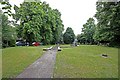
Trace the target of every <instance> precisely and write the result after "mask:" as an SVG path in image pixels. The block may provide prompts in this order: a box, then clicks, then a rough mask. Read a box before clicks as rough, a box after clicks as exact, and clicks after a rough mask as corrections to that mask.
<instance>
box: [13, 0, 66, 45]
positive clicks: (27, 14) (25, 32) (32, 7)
mask: <svg viewBox="0 0 120 80" xmlns="http://www.w3.org/2000/svg"><path fill="white" fill-rule="evenodd" d="M14 10H15V14H14V15H13V17H14V19H16V21H20V26H19V27H18V30H17V31H18V37H22V38H23V39H25V40H26V41H28V42H29V43H32V42H33V41H39V42H43V43H44V44H50V43H55V42H59V41H60V39H61V38H60V35H61V33H62V31H63V30H64V25H63V24H62V20H61V13H60V12H59V11H58V10H57V9H52V8H51V7H50V6H49V4H47V3H46V2H23V3H22V4H21V5H20V7H17V6H16V5H15V6H14Z"/></svg>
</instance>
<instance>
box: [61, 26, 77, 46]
mask: <svg viewBox="0 0 120 80" xmlns="http://www.w3.org/2000/svg"><path fill="white" fill-rule="evenodd" d="M74 39H75V34H74V31H73V30H72V28H71V27H68V28H67V29H66V32H65V33H64V34H63V40H64V43H65V44H71V43H72V42H73V41H74Z"/></svg>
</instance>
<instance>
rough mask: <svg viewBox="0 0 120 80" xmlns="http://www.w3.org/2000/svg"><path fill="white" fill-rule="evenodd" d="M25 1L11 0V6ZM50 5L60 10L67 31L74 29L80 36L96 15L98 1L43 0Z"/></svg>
mask: <svg viewBox="0 0 120 80" xmlns="http://www.w3.org/2000/svg"><path fill="white" fill-rule="evenodd" d="M23 1H24V0H9V2H10V4H12V5H14V4H16V5H18V6H19V4H20V3H22V2H23ZM41 1H46V2H47V3H49V5H50V7H52V8H53V9H58V10H59V11H60V12H61V14H62V16H61V18H62V20H63V24H64V27H65V29H66V28H67V27H72V29H73V30H74V33H75V34H76V35H77V34H80V33H81V28H82V27H83V24H85V23H86V21H87V19H88V18H90V17H93V16H94V14H95V13H96V1H97V0H41Z"/></svg>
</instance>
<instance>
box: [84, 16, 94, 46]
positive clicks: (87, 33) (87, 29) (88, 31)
mask: <svg viewBox="0 0 120 80" xmlns="http://www.w3.org/2000/svg"><path fill="white" fill-rule="evenodd" d="M82 33H83V34H82V36H83V37H84V39H85V42H86V43H90V44H92V43H94V39H93V35H94V33H95V20H94V19H93V18H89V19H88V20H87V22H86V23H85V24H84V25H83V28H82Z"/></svg>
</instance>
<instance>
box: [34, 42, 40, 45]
mask: <svg viewBox="0 0 120 80" xmlns="http://www.w3.org/2000/svg"><path fill="white" fill-rule="evenodd" d="M32 45H33V46H39V45H40V42H33V43H32Z"/></svg>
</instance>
